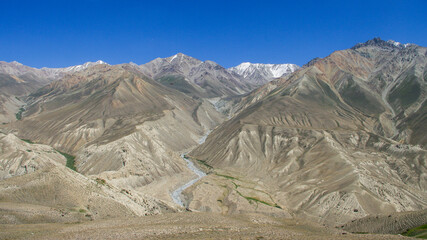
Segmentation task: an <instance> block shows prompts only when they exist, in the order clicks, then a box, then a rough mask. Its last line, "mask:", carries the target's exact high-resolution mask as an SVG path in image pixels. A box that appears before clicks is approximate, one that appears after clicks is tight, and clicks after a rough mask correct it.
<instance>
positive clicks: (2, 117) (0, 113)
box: [0, 61, 106, 123]
mask: <svg viewBox="0 0 427 240" xmlns="http://www.w3.org/2000/svg"><path fill="white" fill-rule="evenodd" d="M98 64H106V63H104V62H103V61H97V62H87V63H85V64H82V65H77V66H71V67H67V68H41V69H37V68H32V67H28V66H25V65H23V64H21V63H18V62H10V63H8V62H3V61H0V122H2V123H7V122H10V121H13V120H16V119H19V118H20V112H22V110H20V108H22V107H23V106H24V105H25V97H26V96H27V95H28V94H30V93H32V92H34V91H35V90H37V89H39V88H41V87H43V86H45V85H47V84H49V83H50V82H52V81H56V80H58V79H60V78H62V77H64V76H65V75H66V74H71V73H74V72H78V71H81V70H84V69H86V68H88V67H90V66H94V65H98ZM23 109H24V108H23ZM17 113H18V115H16V114H17Z"/></svg>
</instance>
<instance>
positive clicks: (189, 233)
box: [0, 212, 406, 240]
mask: <svg viewBox="0 0 427 240" xmlns="http://www.w3.org/2000/svg"><path fill="white" fill-rule="evenodd" d="M0 239H55V240H56V239H406V238H405V237H403V236H399V235H378V234H375V235H371V234H359V235H356V234H350V233H346V232H343V231H341V230H338V229H332V228H326V227H324V226H321V225H316V224H312V223H308V222H304V221H301V220H295V219H283V218H274V217H270V216H265V215H259V214H246V215H242V214H241V215H221V214H214V213H190V212H187V213H168V214H161V215H156V216H147V217H139V218H127V219H109V220H97V221H88V222H79V223H47V224H1V225H0Z"/></svg>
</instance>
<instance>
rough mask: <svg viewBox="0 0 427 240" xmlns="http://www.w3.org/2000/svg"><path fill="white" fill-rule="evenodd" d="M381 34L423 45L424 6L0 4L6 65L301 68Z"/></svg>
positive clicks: (96, 0) (0, 48)
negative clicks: (187, 61) (159, 62)
mask: <svg viewBox="0 0 427 240" xmlns="http://www.w3.org/2000/svg"><path fill="white" fill-rule="evenodd" d="M377 36H379V37H381V38H382V39H385V40H388V39H394V40H396V41H399V42H403V43H406V42H411V43H416V44H418V45H421V46H427V0H400V1H395V0H387V1H382V0H381V1H375V0H369V1H365V0H359V1H348V0H339V1H322V0H317V1H311V0H304V1H298V0H294V1H268V0H260V1H232V0H230V1H213V0H211V1H203V0H198V1H185V0H181V1H167V0H163V1H126V0H122V1H109V0H102V1H101V0H87V1H79V0H74V1H71V0H69V1H65V0H56V1H43V0H39V1H15V0H9V1H8V0H0V60H2V61H8V62H9V61H13V60H16V61H18V62H21V63H23V64H25V65H29V66H33V67H43V66H47V67H65V66H70V65H76V64H81V63H83V62H86V61H95V60H98V59H102V60H104V61H106V62H108V63H110V64H118V63H125V62H131V61H132V62H135V63H137V64H143V63H146V62H148V61H150V60H152V59H154V58H156V57H167V56H171V55H174V54H175V53H177V52H182V53H185V54H187V55H190V56H193V57H195V58H198V59H200V60H212V61H215V62H217V63H219V64H221V65H223V66H225V67H231V66H234V65H237V64H239V63H241V62H244V61H250V62H261V63H296V64H298V65H302V64H304V63H306V62H308V61H309V60H310V59H312V58H314V57H325V56H327V55H329V54H330V53H331V52H333V51H335V50H340V49H345V48H349V47H351V46H353V45H354V44H356V43H358V42H365V41H367V40H369V39H372V38H374V37H377Z"/></svg>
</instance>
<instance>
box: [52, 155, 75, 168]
mask: <svg viewBox="0 0 427 240" xmlns="http://www.w3.org/2000/svg"><path fill="white" fill-rule="evenodd" d="M56 151H57V152H58V153H60V154H62V156H64V157H65V158H66V159H67V163H66V164H65V166H67V167H68V168H69V169H71V170H74V171H77V169H76V166H75V161H74V159H75V158H76V157H75V156H72V155H70V154H68V153H64V152H61V151H58V150H56Z"/></svg>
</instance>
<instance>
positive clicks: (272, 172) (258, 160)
mask: <svg viewBox="0 0 427 240" xmlns="http://www.w3.org/2000/svg"><path fill="white" fill-rule="evenodd" d="M426 52H427V49H426V48H424V47H420V46H416V45H409V46H401V45H395V44H393V42H385V41H382V40H380V39H374V40H371V41H368V42H367V43H365V44H359V45H356V46H355V47H354V48H352V49H348V50H343V51H337V52H334V53H332V54H331V55H330V56H328V57H326V58H324V59H321V60H318V61H316V62H315V63H314V64H312V65H309V66H306V67H305V68H303V69H300V70H298V71H297V72H295V73H294V74H291V75H289V76H287V77H285V78H283V79H280V80H277V81H274V82H272V83H270V84H268V85H266V86H264V87H262V88H260V89H258V90H257V91H254V92H253V93H251V94H250V95H249V96H246V97H245V98H244V99H243V101H242V103H241V110H240V111H239V113H238V114H237V115H235V116H234V117H233V118H232V119H230V120H229V121H227V122H225V123H223V124H222V125H220V126H219V127H218V128H216V129H215V131H213V132H212V133H211V134H210V136H209V137H208V139H207V141H206V142H205V143H204V144H203V145H201V146H199V147H197V148H196V149H195V150H193V151H192V152H191V153H190V154H189V155H190V156H191V157H192V158H193V159H197V160H199V162H202V163H203V164H205V165H208V166H210V167H211V168H213V170H212V171H213V172H214V173H216V174H211V175H210V178H211V179H212V185H211V186H210V188H211V191H217V192H222V190H220V189H222V188H223V187H221V186H224V183H221V185H220V184H218V181H217V179H218V176H228V178H227V179H228V181H229V182H230V183H229V186H231V187H228V188H227V189H228V193H227V194H228V195H226V198H225V199H223V200H222V202H221V204H222V205H224V207H225V208H230V207H231V206H233V204H236V202H238V201H237V200H235V199H236V198H235V197H233V196H235V195H240V196H243V197H244V198H241V199H243V200H244V199H246V200H248V201H249V202H251V201H252V202H254V201H255V200H254V199H256V200H257V201H255V202H264V203H268V204H269V205H271V206H274V205H278V206H281V207H282V208H283V209H286V210H287V211H288V212H289V213H290V214H291V215H295V216H305V217H308V218H310V219H314V220H316V221H319V222H324V223H329V224H332V225H335V224H341V223H345V222H347V221H349V220H352V219H356V218H360V217H364V216H367V215H369V214H375V213H385V212H396V211H398V212H400V211H411V210H420V209H424V208H426V207H427V194H426V190H427V179H426V172H427V169H426V159H427V152H426V150H425V148H423V147H425V146H426V139H425V134H424V132H425V127H426V126H427V121H426V112H425V110H426V108H425V106H426V92H427V83H426V63H427V57H426ZM242 106H243V107H242ZM415 145H418V146H415ZM227 179H226V180H227ZM215 182H217V183H215ZM231 183H233V184H234V185H235V187H233V185H232V184H231ZM206 187H207V186H206V185H203V184H200V185H198V186H196V187H194V188H193V189H192V191H191V193H190V192H189V193H188V194H191V196H192V198H193V199H204V200H205V204H201V205H200V206H198V207H199V208H200V209H202V208H211V209H215V208H212V205H210V202H214V201H210V198H209V197H208V196H205V195H204V194H205V192H206V191H205V190H204V188H206ZM213 189H216V190H213ZM244 189H246V190H245V191H246V194H244V192H243V190H244ZM248 189H256V190H257V191H253V190H252V191H249V190H248ZM248 191H249V192H248ZM262 191H264V192H265V193H268V194H260V192H262ZM213 195H214V194H213ZM214 196H215V195H214ZM227 196H228V197H227ZM233 199H234V200H233ZM239 201H240V202H241V201H242V200H239ZM193 206H195V205H193Z"/></svg>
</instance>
